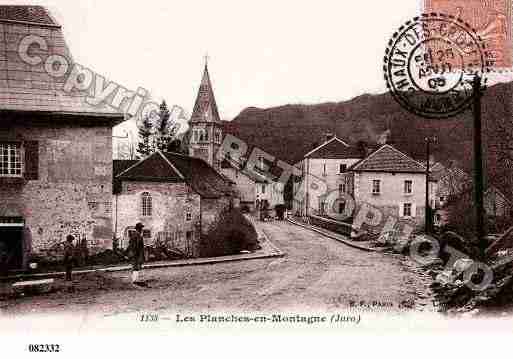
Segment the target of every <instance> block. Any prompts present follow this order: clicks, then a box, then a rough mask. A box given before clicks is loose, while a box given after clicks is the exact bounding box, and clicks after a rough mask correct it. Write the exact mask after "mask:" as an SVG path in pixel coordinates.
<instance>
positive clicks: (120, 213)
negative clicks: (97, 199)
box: [113, 181, 201, 256]
mask: <svg viewBox="0 0 513 359" xmlns="http://www.w3.org/2000/svg"><path fill="white" fill-rule="evenodd" d="M121 188H122V190H121V192H120V193H119V194H115V195H114V198H113V203H114V207H113V215H114V233H115V235H116V238H119V239H120V240H121V241H120V246H121V248H126V247H127V246H128V243H129V231H130V230H134V228H135V224H136V223H137V222H142V223H144V226H145V227H144V230H145V233H144V237H145V241H146V243H147V244H151V242H155V241H156V240H157V239H161V240H171V241H172V245H171V246H172V247H174V248H176V249H178V250H180V251H182V252H183V253H186V254H188V255H190V256H194V255H195V254H197V253H198V250H199V249H198V248H197V243H198V241H197V240H194V238H196V237H198V235H199V233H198V224H199V223H200V220H201V217H200V196H199V195H198V194H197V193H194V192H192V190H191V189H190V187H189V186H188V185H187V184H185V183H156V182H128V181H124V182H122V184H121ZM143 194H149V196H150V198H151V214H149V215H148V214H145V213H143V210H142V201H143Z"/></svg>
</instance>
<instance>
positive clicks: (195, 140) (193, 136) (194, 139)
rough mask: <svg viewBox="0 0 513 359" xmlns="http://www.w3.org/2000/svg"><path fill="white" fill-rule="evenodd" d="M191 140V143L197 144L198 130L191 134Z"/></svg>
mask: <svg viewBox="0 0 513 359" xmlns="http://www.w3.org/2000/svg"><path fill="white" fill-rule="evenodd" d="M192 138H193V140H192V142H198V130H194V131H193V132H192Z"/></svg>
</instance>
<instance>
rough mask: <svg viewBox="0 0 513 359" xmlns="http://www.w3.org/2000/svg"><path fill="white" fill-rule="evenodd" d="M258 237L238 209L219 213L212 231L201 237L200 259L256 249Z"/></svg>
mask: <svg viewBox="0 0 513 359" xmlns="http://www.w3.org/2000/svg"><path fill="white" fill-rule="evenodd" d="M258 248H259V246H258V235H257V233H256V231H255V228H253V225H252V224H251V223H250V222H249V221H248V220H247V219H246V218H245V217H244V215H243V214H242V213H241V211H239V210H238V209H236V208H234V209H231V210H226V211H224V212H223V213H221V215H220V218H219V221H218V222H217V224H216V225H215V226H214V228H213V229H211V230H210V231H209V233H207V234H206V235H204V236H202V238H201V244H200V256H201V257H215V256H222V255H228V254H236V253H239V252H240V251H242V250H248V251H253V250H256V249H258Z"/></svg>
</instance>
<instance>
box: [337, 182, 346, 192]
mask: <svg viewBox="0 0 513 359" xmlns="http://www.w3.org/2000/svg"><path fill="white" fill-rule="evenodd" d="M338 191H339V192H340V193H345V192H346V184H345V183H340V184H339V185H338Z"/></svg>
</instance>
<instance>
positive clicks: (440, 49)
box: [383, 13, 489, 118]
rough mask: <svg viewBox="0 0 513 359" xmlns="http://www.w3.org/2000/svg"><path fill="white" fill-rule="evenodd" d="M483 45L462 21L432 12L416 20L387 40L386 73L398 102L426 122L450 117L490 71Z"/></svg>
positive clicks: (389, 87)
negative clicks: (475, 78) (423, 118)
mask: <svg viewBox="0 0 513 359" xmlns="http://www.w3.org/2000/svg"><path fill="white" fill-rule="evenodd" d="M486 56H487V51H485V45H484V42H483V41H482V40H481V38H480V37H479V36H478V35H477V34H476V31H475V30H474V29H472V28H471V27H470V26H469V25H468V24H466V23H465V22H464V21H463V20H461V19H458V18H455V17H453V16H448V15H444V14H438V13H431V14H423V15H422V16H419V17H415V18H414V19H413V20H411V21H408V22H406V24H404V25H403V26H401V27H400V28H399V31H397V32H396V33H395V34H394V35H393V37H392V39H391V40H390V41H389V44H388V48H387V49H386V52H385V58H384V66H383V70H384V72H385V80H386V82H387V87H388V89H389V90H390V92H391V94H392V96H393V97H394V98H395V100H396V101H397V102H398V103H399V104H400V105H401V106H403V107H404V108H405V109H407V110H408V111H410V112H412V113H414V114H416V115H419V116H422V117H427V118H446V117H451V116H454V115H456V114H458V113H460V112H461V111H464V110H465V109H466V108H468V106H469V105H470V104H471V103H472V98H473V85H472V83H473V80H474V77H475V75H476V74H480V75H481V76H483V83H484V84H485V83H486V78H485V77H484V76H486V73H487V72H488V71H489V70H488V68H487V64H488V63H489V61H488V60H487V58H486Z"/></svg>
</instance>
